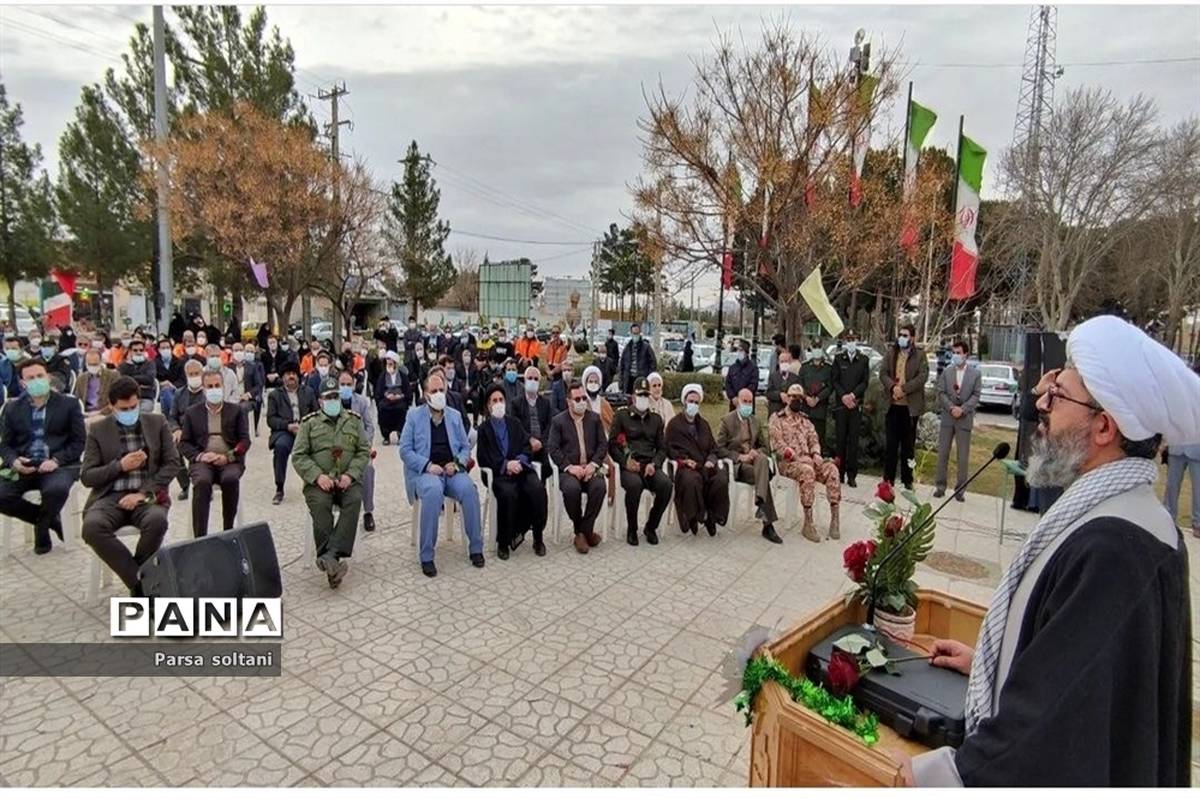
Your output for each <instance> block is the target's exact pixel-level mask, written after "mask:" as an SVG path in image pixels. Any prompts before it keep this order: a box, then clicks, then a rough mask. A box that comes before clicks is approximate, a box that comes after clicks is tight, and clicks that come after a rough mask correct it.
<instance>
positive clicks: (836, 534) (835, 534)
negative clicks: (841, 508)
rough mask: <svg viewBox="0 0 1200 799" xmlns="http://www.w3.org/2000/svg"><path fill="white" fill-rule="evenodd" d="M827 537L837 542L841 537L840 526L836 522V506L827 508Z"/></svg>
mask: <svg viewBox="0 0 1200 799" xmlns="http://www.w3.org/2000/svg"><path fill="white" fill-rule="evenodd" d="M829 537H830V538H832V539H833V540H834V541H837V540H838V539H839V538H841V537H842V528H841V524H840V523H839V521H838V506H837V505H830V506H829Z"/></svg>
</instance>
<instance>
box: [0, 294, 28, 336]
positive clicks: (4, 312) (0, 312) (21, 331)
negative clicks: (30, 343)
mask: <svg viewBox="0 0 1200 799" xmlns="http://www.w3.org/2000/svg"><path fill="white" fill-rule="evenodd" d="M0 320H3V321H5V322H7V323H8V329H9V330H13V328H14V325H13V324H12V320H11V319H9V318H8V303H7V302H0ZM15 327H16V334H17V335H18V336H20V337H21V339H22V340H25V339H28V338H29V334H30V333H32V332H33V331H34V330H35V329H36V328H37V320H36V319H34V316H33V314H31V313H30V312H29V309H28V308H26V307H25V306H24V305H20V304H18V305H17V324H16V325H15Z"/></svg>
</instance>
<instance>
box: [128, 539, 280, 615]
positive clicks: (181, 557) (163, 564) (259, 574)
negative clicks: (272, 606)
mask: <svg viewBox="0 0 1200 799" xmlns="http://www.w3.org/2000/svg"><path fill="white" fill-rule="evenodd" d="M138 578H139V579H140V580H141V582H142V592H143V593H144V594H145V595H146V596H169V597H270V598H273V597H278V596H281V595H282V594H283V581H282V578H281V576H280V574H279V558H278V557H277V556H276V554H275V541H274V539H273V538H272V537H271V528H270V527H269V526H267V525H266V524H263V523H259V524H253V525H250V526H249V527H239V528H237V529H235V530H226V531H225V532H223V533H216V534H214V535H207V536H205V537H203V538H194V539H192V540H190V541H180V542H178V543H175V544H168V545H167V546H164V547H162V548H161V549H159V550H158V552H156V553H155V554H154V557H152V558H151V559H150V560H148V561H146V562H145V563H143V564H142V567H141V568H140V569H139V570H138Z"/></svg>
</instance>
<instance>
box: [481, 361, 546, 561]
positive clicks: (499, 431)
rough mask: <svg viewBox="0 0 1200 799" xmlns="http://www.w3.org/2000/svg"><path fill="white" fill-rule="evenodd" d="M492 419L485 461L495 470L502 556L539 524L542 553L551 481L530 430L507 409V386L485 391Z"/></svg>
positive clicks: (485, 432)
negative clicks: (540, 464)
mask: <svg viewBox="0 0 1200 799" xmlns="http://www.w3.org/2000/svg"><path fill="white" fill-rule="evenodd" d="M484 402H485V403H486V406H487V411H488V421H486V422H484V423H483V424H481V425H480V426H479V465H480V466H483V467H484V468H486V469H491V470H492V480H493V484H492V485H491V486H490V488H491V490H492V492H493V493H494V494H495V495H496V508H497V511H498V512H497V514H496V555H497V556H498V557H499V558H500V560H508V553H509V550H510V549H511V550H513V551H514V552H515V551H516V549H517V547H519V546H520V545H521V542H523V541H524V540H525V530H526V529H527V528H529V527H530V526H532V527H533V551H534V552H535V553H536V554H537V555H538V557H542V556H544V555H545V554H546V544H545V543H544V542H543V540H542V533H543V532H544V531H545V529H546V486H545V484H544V483H543V482H542V479H541V475H540V474H539V468H538V465H537V464H536V463H535V462H534V461H533V450H532V447H531V446H530V444H531V441H532V440H533V439H531V437H530V435H529V432H528V431H527V430H526V429H525V426H524V425H523V424H521V421H520V420H519V419H518V418H517V417H516V416H514V415H512V414H508V413H506V408H505V402H504V387H503V386H501V385H500V384H499V383H493V384H492V387H491V388H489V389H488V390H487V392H486V393H485V394H484Z"/></svg>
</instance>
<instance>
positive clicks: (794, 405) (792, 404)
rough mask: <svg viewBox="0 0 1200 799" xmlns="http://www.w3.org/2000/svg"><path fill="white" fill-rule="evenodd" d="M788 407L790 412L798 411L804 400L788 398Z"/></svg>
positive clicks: (801, 407)
mask: <svg viewBox="0 0 1200 799" xmlns="http://www.w3.org/2000/svg"><path fill="white" fill-rule="evenodd" d="M788 408H790V409H791V411H792V413H800V411H801V410H802V409H803V408H804V400H801V399H794V400H789V401H788Z"/></svg>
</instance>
